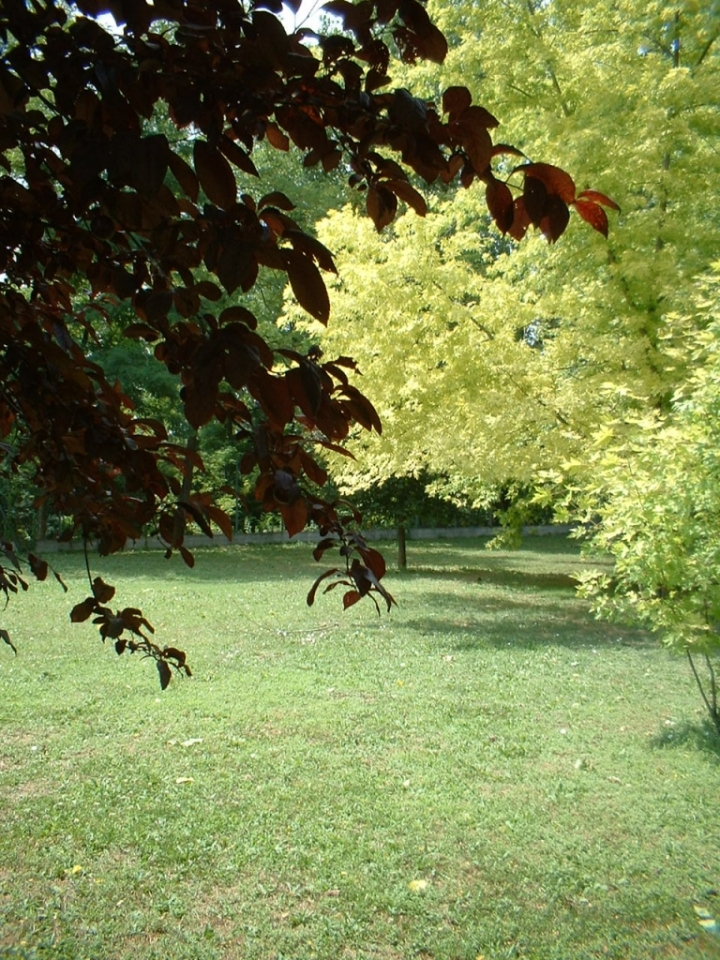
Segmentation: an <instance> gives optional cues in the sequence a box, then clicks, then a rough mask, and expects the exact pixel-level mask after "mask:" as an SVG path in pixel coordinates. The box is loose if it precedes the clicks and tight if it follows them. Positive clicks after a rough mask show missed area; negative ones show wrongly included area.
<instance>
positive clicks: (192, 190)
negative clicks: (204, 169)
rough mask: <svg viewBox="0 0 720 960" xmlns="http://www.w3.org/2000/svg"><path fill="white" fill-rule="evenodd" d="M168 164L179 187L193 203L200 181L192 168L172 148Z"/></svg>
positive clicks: (196, 196)
mask: <svg viewBox="0 0 720 960" xmlns="http://www.w3.org/2000/svg"><path fill="white" fill-rule="evenodd" d="M168 164H169V166H170V172H171V173H172V175H173V176H174V177H175V179H176V180H177V182H178V184H179V186H180V189H181V190H182V191H183V193H184V194H185V195H186V196H187V197H189V198H190V199H191V200H192V201H193V203H195V202H196V201H197V198H198V193H199V191H200V183H199V181H198V178H197V176H196V175H195V171H194V170H193V168H192V167H191V166H190V164H189V163H186V162H185V161H184V160H183V158H182V157H181V156H179V155H178V154H177V153H175V151H174V150H171V151H170V156H169V157H168Z"/></svg>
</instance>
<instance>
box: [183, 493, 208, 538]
mask: <svg viewBox="0 0 720 960" xmlns="http://www.w3.org/2000/svg"><path fill="white" fill-rule="evenodd" d="M178 506H181V507H182V508H183V509H184V510H185V511H186V512H187V513H189V514H190V516H191V517H192V519H193V520H194V521H195V523H196V524H197V525H198V526H199V527H200V529H201V530H202V532H203V533H204V534H205V536H206V537H210V539H211V540H212V536H213V532H212V527H211V526H210V524H209V523H208V522H207V519H206V517H205V512H204V507H203V506H202V505H198V504H196V503H193V502H192V501H189V500H185V501H183V500H180V501H179V504H178Z"/></svg>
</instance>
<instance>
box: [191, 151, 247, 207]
mask: <svg viewBox="0 0 720 960" xmlns="http://www.w3.org/2000/svg"><path fill="white" fill-rule="evenodd" d="M193 159H194V162H195V172H196V173H197V176H198V180H199V181H200V186H201V187H202V188H203V190H204V191H205V196H206V197H207V198H208V200H210V202H211V203H214V204H215V205H216V206H218V207H221V208H222V209H223V210H227V209H229V208H230V207H231V206H232V205H233V204H234V203H235V200H236V197H237V185H236V183H235V174H234V173H233V171H232V167H231V166H230V164H229V163H228V161H227V160H226V159H225V157H224V156H223V155H222V154H221V153H220V151H219V150H216V149H215V148H214V147H211V146H210V144H209V143H207V141H205V140H196V141H195V142H194V144H193Z"/></svg>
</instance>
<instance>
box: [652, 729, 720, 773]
mask: <svg viewBox="0 0 720 960" xmlns="http://www.w3.org/2000/svg"><path fill="white" fill-rule="evenodd" d="M648 742H649V744H650V746H651V747H652V748H653V749H655V750H671V749H674V748H675V749H676V748H678V747H681V748H685V749H686V748H688V747H689V748H690V749H692V750H698V751H701V752H702V753H705V754H707V755H708V756H710V757H712V758H713V760H714V761H715V763H720V737H719V736H718V735H717V733H716V732H715V728H714V727H713V725H712V723H711V722H710V720H703V721H702V723H691V722H690V721H687V720H686V721H683V722H682V723H677V724H675V725H674V726H671V727H668V726H663V727H661V728H660V730H659V731H658V732H657V733H656V734H655V735H654V736H652V737H650V739H649V741H648Z"/></svg>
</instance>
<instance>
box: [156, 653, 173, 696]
mask: <svg viewBox="0 0 720 960" xmlns="http://www.w3.org/2000/svg"><path fill="white" fill-rule="evenodd" d="M155 662H156V663H157V669H158V674H159V675H160V687H161V689H163V690H166V689H167V686H168V684H169V683H170V681H171V680H172V670H171V669H170V667H169V666H168V664H167V663H165V661H164V660H156V661H155Z"/></svg>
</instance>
